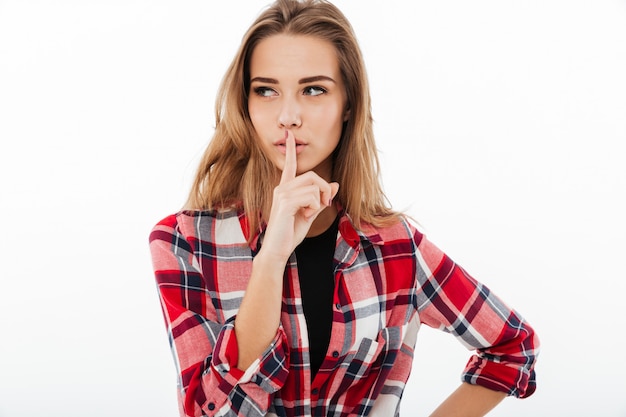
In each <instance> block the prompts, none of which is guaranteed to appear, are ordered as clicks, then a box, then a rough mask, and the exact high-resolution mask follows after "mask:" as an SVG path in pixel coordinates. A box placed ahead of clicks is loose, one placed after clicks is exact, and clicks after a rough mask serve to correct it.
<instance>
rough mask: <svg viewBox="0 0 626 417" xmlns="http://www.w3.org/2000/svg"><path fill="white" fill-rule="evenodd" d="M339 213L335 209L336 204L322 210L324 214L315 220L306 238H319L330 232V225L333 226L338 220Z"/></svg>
mask: <svg viewBox="0 0 626 417" xmlns="http://www.w3.org/2000/svg"><path fill="white" fill-rule="evenodd" d="M337 213H338V211H337V207H335V205H334V204H333V205H330V206H328V207H326V208H325V209H324V210H322V212H321V213H320V214H318V215H317V217H316V218H315V220H313V224H312V225H311V228H310V229H309V232H308V233H307V234H306V237H314V236H318V235H321V234H322V233H324V232H325V231H326V230H328V228H329V227H330V225H332V224H333V222H334V221H335V219H336V218H337Z"/></svg>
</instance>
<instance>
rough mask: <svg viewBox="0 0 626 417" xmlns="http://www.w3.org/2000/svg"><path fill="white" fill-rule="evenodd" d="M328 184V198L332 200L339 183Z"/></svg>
mask: <svg viewBox="0 0 626 417" xmlns="http://www.w3.org/2000/svg"><path fill="white" fill-rule="evenodd" d="M329 185H330V199H331V202H332V200H334V199H335V197H336V196H337V193H338V192H339V183H338V182H331V183H330V184H329Z"/></svg>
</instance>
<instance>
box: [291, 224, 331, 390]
mask: <svg viewBox="0 0 626 417" xmlns="http://www.w3.org/2000/svg"><path fill="white" fill-rule="evenodd" d="M338 227H339V217H337V219H335V221H334V222H333V224H332V225H331V226H330V227H329V228H328V229H327V230H326V231H325V232H323V233H322V234H320V235H318V236H313V237H308V238H305V239H304V240H303V241H302V243H300V245H298V247H296V251H295V252H296V259H297V261H298V276H299V277H300V291H301V294H302V308H303V310H304V317H305V319H306V325H307V330H308V334H309V354H310V357H311V379H313V377H314V376H315V374H317V371H318V370H319V369H320V366H322V362H324V358H325V357H326V351H327V350H328V344H329V342H330V332H331V327H332V323H333V293H334V291H335V276H334V261H333V258H334V254H335V244H336V240H337V231H338Z"/></svg>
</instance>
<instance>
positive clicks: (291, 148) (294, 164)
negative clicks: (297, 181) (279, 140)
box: [280, 130, 298, 184]
mask: <svg viewBox="0 0 626 417" xmlns="http://www.w3.org/2000/svg"><path fill="white" fill-rule="evenodd" d="M285 148H286V150H285V165H284V166H283V172H282V175H281V177H280V183H281V184H282V183H284V182H286V181H289V180H292V179H294V178H295V177H296V171H297V169H298V161H297V156H296V138H295V137H294V136H293V133H292V132H290V131H289V130H285Z"/></svg>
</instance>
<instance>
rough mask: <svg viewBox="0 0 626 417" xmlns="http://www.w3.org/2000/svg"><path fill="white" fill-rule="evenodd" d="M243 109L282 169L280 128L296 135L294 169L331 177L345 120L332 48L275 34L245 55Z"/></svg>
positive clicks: (282, 133) (316, 41)
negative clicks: (246, 75) (246, 87)
mask: <svg viewBox="0 0 626 417" xmlns="http://www.w3.org/2000/svg"><path fill="white" fill-rule="evenodd" d="M248 111H249V113H250V118H251V120H252V124H253V126H254V129H255V131H256V133H257V137H258V140H260V142H261V146H262V147H263V149H264V151H265V153H266V154H267V155H268V157H269V158H270V159H271V161H272V162H273V163H274V165H275V166H276V167H277V168H278V169H280V170H282V169H283V166H284V162H285V150H286V149H285V131H286V130H291V131H292V132H293V135H294V137H295V138H296V152H297V161H298V170H297V172H298V174H301V173H303V172H307V171H311V170H313V171H315V172H316V173H317V174H318V175H320V176H321V177H322V178H324V179H326V180H327V181H330V180H331V178H330V176H331V173H332V159H331V155H332V153H333V151H334V150H335V148H336V147H337V144H338V143H339V139H340V137H341V131H342V127H343V122H344V121H345V120H346V119H347V116H348V113H347V110H346V91H345V87H344V84H343V79H342V77H341V72H340V69H339V61H338V59H337V53H336V50H335V47H334V46H333V45H332V44H331V43H330V42H327V41H325V40H321V39H319V38H316V37H312V36H294V35H284V34H280V35H274V36H270V37H269V38H266V39H264V40H262V41H261V42H259V44H258V45H257V46H256V48H255V49H254V51H253V52H252V56H251V59H250V91H249V99H248Z"/></svg>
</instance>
